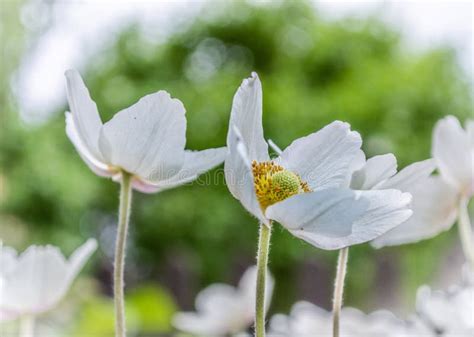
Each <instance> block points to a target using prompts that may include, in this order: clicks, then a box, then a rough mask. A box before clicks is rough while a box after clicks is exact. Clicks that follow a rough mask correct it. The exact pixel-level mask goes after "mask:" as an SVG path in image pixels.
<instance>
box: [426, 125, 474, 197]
mask: <svg viewBox="0 0 474 337" xmlns="http://www.w3.org/2000/svg"><path fill="white" fill-rule="evenodd" d="M431 151H432V154H433V158H434V159H435V160H436V164H437V166H438V169H439V172H440V174H441V176H442V177H443V179H444V180H445V181H446V182H447V183H448V184H449V185H451V186H452V187H453V188H454V189H455V190H456V191H457V192H458V194H459V196H460V197H461V198H470V197H471V196H472V195H473V194H474V120H469V119H468V120H467V121H466V129H465V130H464V129H463V128H462V126H461V124H460V123H459V121H458V119H457V118H456V117H454V116H447V117H445V118H443V119H442V120H440V121H439V122H438V123H437V124H436V126H435V129H434V132H433V146H432V150H431Z"/></svg>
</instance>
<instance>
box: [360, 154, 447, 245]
mask: <svg viewBox="0 0 474 337" xmlns="http://www.w3.org/2000/svg"><path fill="white" fill-rule="evenodd" d="M355 168H356V170H355V171H354V173H353V174H352V176H351V188H353V189H361V190H384V189H398V190H400V191H403V192H409V193H410V194H411V195H412V197H413V201H412V210H413V215H412V216H411V217H410V218H409V219H408V220H407V221H405V222H404V223H403V224H401V225H399V226H397V227H395V228H394V229H392V230H390V231H389V232H387V233H385V234H383V235H382V236H380V237H378V238H376V239H375V240H374V241H372V245H373V246H374V247H377V248H380V247H383V246H387V245H398V244H404V243H409V242H415V241H419V240H422V239H426V238H430V237H432V236H435V235H437V234H438V233H439V232H441V231H443V230H447V229H449V228H450V226H451V225H452V224H453V222H454V220H455V218H456V212H453V211H452V207H453V206H454V205H455V203H456V199H455V198H454V197H453V194H450V193H446V189H449V186H448V185H446V183H444V182H443V180H442V179H441V178H440V177H437V176H431V173H432V172H433V171H434V170H435V168H436V164H435V161H434V160H433V159H427V160H424V161H420V162H416V163H413V164H411V165H408V166H407V167H405V168H404V169H403V170H401V171H400V172H398V173H397V160H396V158H395V156H394V155H393V154H391V153H389V154H385V155H380V156H374V157H372V158H370V159H368V160H367V161H365V160H363V161H360V160H359V162H358V163H357V164H356V165H355Z"/></svg>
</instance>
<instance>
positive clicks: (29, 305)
mask: <svg viewBox="0 0 474 337" xmlns="http://www.w3.org/2000/svg"><path fill="white" fill-rule="evenodd" d="M96 248H97V242H96V241H95V240H94V239H89V240H88V241H87V242H86V243H85V244H83V245H82V246H81V247H79V248H78V249H76V251H75V252H74V253H73V254H72V255H71V257H70V258H69V260H66V259H65V257H64V256H63V254H62V253H61V252H60V251H59V249H58V248H57V247H53V246H31V247H29V248H28V249H27V250H26V251H25V252H23V253H22V254H21V255H17V253H16V251H15V250H14V249H13V248H10V247H2V248H1V249H0V266H1V268H0V321H3V320H10V319H15V318H18V317H22V316H25V315H29V316H34V315H37V314H40V313H43V312H45V311H48V310H50V309H52V308H53V307H54V306H55V305H56V304H57V303H58V302H59V301H60V300H61V299H62V298H63V297H64V295H65V294H66V292H67V291H68V290H69V287H70V286H71V283H72V282H73V281H74V278H75V277H76V276H77V274H78V273H79V271H80V270H81V269H82V267H83V266H84V264H85V263H86V262H87V260H88V259H89V257H90V256H91V255H92V253H93V252H94V251H95V250H96Z"/></svg>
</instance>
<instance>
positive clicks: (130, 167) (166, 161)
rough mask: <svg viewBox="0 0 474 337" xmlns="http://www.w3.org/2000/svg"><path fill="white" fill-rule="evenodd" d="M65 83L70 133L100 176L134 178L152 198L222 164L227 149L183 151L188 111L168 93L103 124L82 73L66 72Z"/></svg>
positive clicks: (134, 183)
mask: <svg viewBox="0 0 474 337" xmlns="http://www.w3.org/2000/svg"><path fill="white" fill-rule="evenodd" d="M66 79H67V94H68V101H69V107H70V109H71V112H67V113H66V133H67V135H68V137H69V139H70V140H71V142H72V143H73V144H74V146H75V148H76V150H77V151H78V153H79V155H80V156H81V157H82V159H83V160H84V161H85V162H86V164H87V165H88V166H89V167H90V168H91V170H92V171H94V172H95V173H96V174H97V175H99V176H103V177H112V178H114V180H120V179H121V171H122V170H124V171H126V172H128V173H130V174H132V175H133V180H132V186H133V187H134V188H135V189H136V190H139V191H141V192H145V193H153V192H158V191H160V190H164V189H168V188H172V187H175V186H178V185H181V184H184V183H187V182H190V181H192V180H194V179H196V178H197V176H198V175H200V174H202V173H204V172H205V171H207V170H209V169H211V168H213V167H214V166H217V165H218V164H220V163H222V162H223V161H224V157H225V154H226V150H225V148H218V149H208V150H204V151H188V150H185V149H184V146H185V143H186V118H185V109H184V106H183V104H182V103H181V102H180V101H179V100H178V99H173V98H171V97H170V95H169V94H168V93H167V92H166V91H158V92H157V93H154V94H151V95H147V96H145V97H143V98H141V99H140V100H139V101H138V102H137V103H136V104H134V105H132V106H131V107H129V108H126V109H124V110H122V111H120V112H118V113H117V114H116V115H115V116H114V117H113V118H112V119H111V120H110V121H108V122H107V123H105V124H102V121H101V118H100V116H99V112H98V110H97V106H96V104H95V103H94V101H93V100H92V99H91V97H90V95H89V92H88V90H87V88H86V86H85V84H84V82H83V80H82V78H81V76H80V75H79V73H78V72H77V71H75V70H68V71H67V72H66Z"/></svg>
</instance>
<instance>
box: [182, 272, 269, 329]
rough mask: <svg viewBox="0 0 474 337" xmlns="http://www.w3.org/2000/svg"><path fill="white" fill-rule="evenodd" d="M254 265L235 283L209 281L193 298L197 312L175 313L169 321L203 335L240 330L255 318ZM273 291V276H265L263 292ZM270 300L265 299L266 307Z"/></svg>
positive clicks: (255, 274) (245, 327)
mask: <svg viewBox="0 0 474 337" xmlns="http://www.w3.org/2000/svg"><path fill="white" fill-rule="evenodd" d="M256 277H257V268H256V267H251V268H249V269H247V271H246V272H245V273H244V275H243V276H242V278H241V280H240V282H239V286H238V287H237V288H234V287H232V286H229V285H226V284H213V285H211V286H209V287H208V288H206V289H204V290H203V291H201V292H200V293H199V295H198V296H197V298H196V310H197V312H195V313H191V312H189V313H188V312H183V313H178V314H177V315H176V316H175V317H174V319H173V325H174V326H175V327H176V328H177V329H179V330H181V331H184V332H188V333H191V334H195V335H198V336H203V337H214V336H219V337H221V336H226V335H228V334H235V333H239V332H244V331H245V330H246V329H247V328H249V327H250V325H251V324H252V323H253V321H254V318H255V282H256ZM272 292H273V279H272V277H268V278H267V286H266V293H267V294H266V296H267V298H268V299H270V297H271V294H272ZM269 302H270V301H267V302H266V304H267V309H268V305H269Z"/></svg>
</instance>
